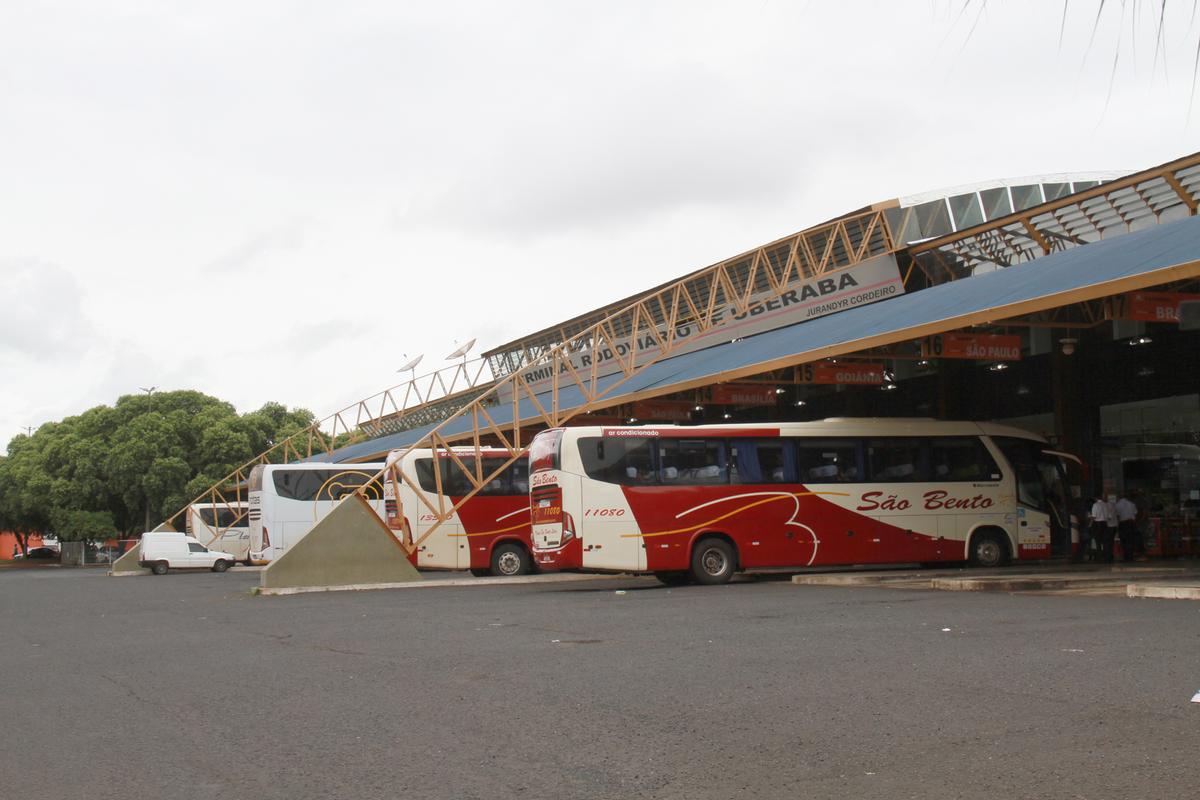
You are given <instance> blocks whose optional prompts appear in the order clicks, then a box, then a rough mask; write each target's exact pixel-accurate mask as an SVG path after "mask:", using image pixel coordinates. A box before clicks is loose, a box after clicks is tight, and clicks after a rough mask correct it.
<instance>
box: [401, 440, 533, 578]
mask: <svg viewBox="0 0 1200 800" xmlns="http://www.w3.org/2000/svg"><path fill="white" fill-rule="evenodd" d="M403 452H404V451H402V450H393V451H392V453H391V454H390V455H389V456H388V464H394V463H395V462H396V459H398V458H399V459H401V461H400V470H401V471H402V472H403V473H404V474H405V475H407V476H408V477H409V479H410V480H412V481H414V482H415V483H416V484H417V485H418V486H420V487H421V494H422V495H423V499H422V497H419V496H418V494H417V492H416V491H415V490H414V489H413V488H412V487H411V486H410V485H409V484H408V483H405V482H401V483H399V486H400V499H401V500H402V501H403V502H402V504H401V505H402V508H403V512H404V514H403V518H401V516H400V515H399V514H398V513H397V508H396V503H395V500H394V498H395V489H394V485H395V482H394V481H392V480H391V479H390V478H389V479H387V480H386V481H385V483H384V501H385V508H386V519H387V523H388V527H390V528H391V529H392V531H393V532H395V533H396V535H397V537H400V536H402V535H403V533H402V532H404V531H405V529H407V532H408V535H410V536H411V537H412V541H414V542H415V541H418V540H420V539H421V537H422V536H424V535H425V532H426V531H428V530H429V529H430V528H431V527H432V526H433V525H434V523H436V522H437V516H436V515H435V514H434V513H433V509H434V508H437V503H438V500H437V479H436V477H435V474H434V469H435V467H434V458H433V451H432V450H430V449H423V450H413V451H411V452H409V453H408V454H407V455H404V456H403V457H402V458H401V454H402V453H403ZM451 452H453V453H454V455H455V456H456V457H457V458H458V460H459V461H461V462H462V463H463V465H464V466H466V467H467V468H468V469H471V470H474V469H475V450H474V448H471V447H456V448H453V449H452V451H451ZM480 455H481V457H482V461H483V463H482V465H481V466H482V473H481V474H482V475H483V476H484V477H486V476H487V475H489V474H491V473H492V472H494V471H495V470H496V469H497V468H499V466H500V465H501V464H503V463H504V462H505V461H506V460H507V459H508V451H507V450H492V449H487V448H485V449H482V450H481V451H480ZM437 463H438V467H437V469H439V470H440V472H441V484H442V494H443V496H445V498H446V500H447V501H448V502H449V503H451V504H453V503H457V502H458V501H459V500H461V499H462V497H463V495H465V494H466V493H467V492H468V491H470V488H471V487H470V484H469V483H468V481H467V479H466V477H465V476H464V475H463V473H462V470H461V469H459V467H458V466H457V465H456V464H454V463H453V462H452V461H451V460H450V457H449V455H448V454H447V451H445V450H442V451H439V458H438V460H437ZM529 534H530V530H529V470H528V466H527V462H526V460H525V459H524V458H522V459H519V460H517V461H515V462H513V463H512V464H511V465H509V466H508V467H507V468H506V469H505V470H504V471H503V472H501V473H500V474H499V475H498V476H497V477H496V478H494V479H492V481H490V482H489V483H488V485H486V486H484V487H483V488H482V489H480V490H479V492H478V493H477V494H475V495H474V496H473V497H472V498H471V499H470V500H468V501H467V503H466V504H465V505H463V506H462V508H460V509H458V511H456V512H455V513H454V514H453V515H452V516H451V518H450V519H449V520H448V521H447V522H444V523H443V524H442V525H441V526H439V527H438V529H437V530H436V531H434V532H433V534H432V535H431V536H430V537H429V538H428V539H426V540H425V541H424V542H421V544H420V545H419V546H418V548H417V552H416V554H415V556H416V558H415V560H414V561H413V564H414V565H415V566H416V567H417V568H419V569H469V570H470V571H471V573H472V574H473V575H477V576H483V575H500V576H509V575H524V574H527V573H529V572H532V571H533V569H534V564H533V557H532V555H531V549H532V547H531V543H530V538H529Z"/></svg>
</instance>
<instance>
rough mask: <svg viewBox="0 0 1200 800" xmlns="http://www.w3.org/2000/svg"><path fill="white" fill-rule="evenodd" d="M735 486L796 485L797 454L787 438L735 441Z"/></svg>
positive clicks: (732, 461)
mask: <svg viewBox="0 0 1200 800" xmlns="http://www.w3.org/2000/svg"><path fill="white" fill-rule="evenodd" d="M729 444H730V447H731V448H732V452H731V453H730V458H729V479H730V481H731V482H732V483H795V482H796V453H795V451H794V450H793V448H792V444H791V442H790V441H789V440H787V439H732V440H730V443H729Z"/></svg>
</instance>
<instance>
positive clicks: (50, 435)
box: [0, 391, 313, 546]
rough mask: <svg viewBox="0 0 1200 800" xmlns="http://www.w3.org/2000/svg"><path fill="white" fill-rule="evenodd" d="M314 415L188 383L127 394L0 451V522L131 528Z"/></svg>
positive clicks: (90, 533)
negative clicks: (245, 406) (247, 407)
mask: <svg viewBox="0 0 1200 800" xmlns="http://www.w3.org/2000/svg"><path fill="white" fill-rule="evenodd" d="M312 420H313V415H312V413H311V412H309V411H307V410H305V409H290V410H289V409H288V408H287V407H285V406H283V405H280V404H278V403H268V404H266V405H264V406H263V407H262V408H260V409H258V410H256V411H251V412H249V413H247V414H243V415H240V416H239V415H238V414H237V412H236V411H235V409H234V408H233V406H232V405H230V404H229V403H226V402H224V401H221V400H218V399H216V398H214V397H209V396H208V395H205V394H202V393H200V392H195V391H179V392H163V393H161V394H153V395H125V396H123V397H120V398H118V400H117V402H116V404H115V405H114V406H111V407H110V406H97V407H95V408H91V409H88V410H87V411H85V412H83V413H82V414H80V415H78V416H75V417H68V418H67V419H64V420H62V421H60V422H49V423H46V424H44V425H42V427H40V428H39V429H38V430H37V431H36V432H35V433H34V434H33V435H32V436H18V437H16V438H14V439H13V440H12V441H11V442H10V443H9V447H8V455H7V456H6V457H2V458H0V529H5V530H11V531H13V532H14V533H17V534H18V536H20V537H22V539H21V540H22V546H24V543H25V542H26V541H27V539H26V538H24V537H27V536H28V534H29V533H38V532H41V533H52V532H53V533H59V532H60V529H61V535H62V537H63V538H64V539H65V540H72V539H92V538H96V537H102V538H104V537H107V536H109V535H111V534H112V532H113V531H114V530H115V531H117V532H120V533H123V534H131V533H134V532H137V531H139V530H146V529H149V528H150V527H151V526H152V525H153V524H155V523H157V522H158V521H160V520H162V519H165V518H167V517H168V516H169V515H171V514H173V513H175V512H176V511H178V510H179V509H180V508H181V507H182V506H183V505H184V504H185V503H187V502H188V501H189V500H191V499H192V498H193V497H196V496H197V495H199V494H200V493H201V492H202V491H203V490H204V489H207V488H208V487H209V486H211V485H212V484H213V483H215V482H216V481H217V480H220V479H221V478H222V477H224V476H225V475H227V474H229V473H230V472H231V471H232V470H233V469H234V468H235V467H236V466H238V465H239V464H242V463H245V462H246V461H248V460H250V459H251V458H253V457H254V456H255V455H257V454H258V453H261V452H263V451H264V450H266V449H267V448H269V447H271V446H272V445H273V444H274V443H275V442H278V441H281V440H282V439H283V438H285V437H287V436H289V435H291V434H292V433H295V432H296V431H299V430H303V429H304V428H305V427H307V426H308V425H309V424H311V422H312Z"/></svg>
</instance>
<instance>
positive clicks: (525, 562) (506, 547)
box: [492, 544, 533, 578]
mask: <svg viewBox="0 0 1200 800" xmlns="http://www.w3.org/2000/svg"><path fill="white" fill-rule="evenodd" d="M532 571H533V560H532V559H530V557H529V553H528V552H526V551H525V548H523V547H519V546H518V545H515V544H502V545H500V546H499V547H497V548H496V549H495V550H494V551H492V574H493V575H499V576H502V577H505V578H508V577H512V576H514V575H528V574H529V573H530V572H532Z"/></svg>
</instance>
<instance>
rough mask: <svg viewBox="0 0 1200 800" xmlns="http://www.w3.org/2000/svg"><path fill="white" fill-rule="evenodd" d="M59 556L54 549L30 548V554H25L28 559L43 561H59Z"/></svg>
mask: <svg viewBox="0 0 1200 800" xmlns="http://www.w3.org/2000/svg"><path fill="white" fill-rule="evenodd" d="M18 555H19V554H18ZM58 556H59V553H58V551H57V550H55V549H54V548H53V547H31V548H29V552H27V553H26V554H25V557H26V558H29V559H38V560H42V561H56V560H58Z"/></svg>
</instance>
